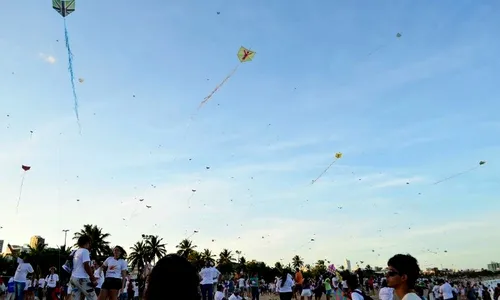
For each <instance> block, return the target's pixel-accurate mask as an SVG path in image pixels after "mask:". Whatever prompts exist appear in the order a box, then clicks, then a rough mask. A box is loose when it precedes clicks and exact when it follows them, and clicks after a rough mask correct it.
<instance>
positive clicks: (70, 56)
mask: <svg viewBox="0 0 500 300" xmlns="http://www.w3.org/2000/svg"><path fill="white" fill-rule="evenodd" d="M64 40H65V41H66V49H67V50H68V71H69V75H70V77H71V89H72V90H73V101H74V105H75V108H74V109H75V115H76V121H77V123H78V128H79V130H80V133H81V132H82V128H81V126H80V115H79V114H78V97H77V96H76V88H75V74H74V73H73V53H72V52H71V47H70V46H69V34H68V28H67V26H66V18H64Z"/></svg>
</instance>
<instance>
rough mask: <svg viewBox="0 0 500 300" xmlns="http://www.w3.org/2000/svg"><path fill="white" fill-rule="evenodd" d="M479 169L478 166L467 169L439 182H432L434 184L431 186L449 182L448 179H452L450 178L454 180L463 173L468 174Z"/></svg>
mask: <svg viewBox="0 0 500 300" xmlns="http://www.w3.org/2000/svg"><path fill="white" fill-rule="evenodd" d="M479 167H480V166H475V167H473V168H470V169H468V170H465V171H462V172H460V173H457V174H454V175H451V176H449V177H446V178H443V179H441V180H439V181H436V182H434V183H433V185H435V184H438V183H441V182H443V181H446V180H449V179H452V178H455V177H458V176H460V175H463V174H465V173H468V172H471V171H474V170H475V169H477V168H479Z"/></svg>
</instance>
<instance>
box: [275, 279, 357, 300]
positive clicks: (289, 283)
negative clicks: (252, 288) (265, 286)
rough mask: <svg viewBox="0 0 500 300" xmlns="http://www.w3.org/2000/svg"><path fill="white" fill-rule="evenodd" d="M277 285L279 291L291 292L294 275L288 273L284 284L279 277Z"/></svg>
mask: <svg viewBox="0 0 500 300" xmlns="http://www.w3.org/2000/svg"><path fill="white" fill-rule="evenodd" d="M276 286H277V289H278V292H279V293H290V292H292V286H293V278H292V275H290V274H287V275H286V281H285V284H283V286H281V278H280V279H278V282H277V283H276ZM353 300H354V299H353Z"/></svg>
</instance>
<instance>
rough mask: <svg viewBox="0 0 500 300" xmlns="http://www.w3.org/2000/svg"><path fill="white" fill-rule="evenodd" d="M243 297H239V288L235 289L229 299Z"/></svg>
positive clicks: (237, 299)
mask: <svg viewBox="0 0 500 300" xmlns="http://www.w3.org/2000/svg"><path fill="white" fill-rule="evenodd" d="M242 299H243V298H241V296H240V290H239V289H235V290H234V292H233V294H232V295H231V296H229V300H242Z"/></svg>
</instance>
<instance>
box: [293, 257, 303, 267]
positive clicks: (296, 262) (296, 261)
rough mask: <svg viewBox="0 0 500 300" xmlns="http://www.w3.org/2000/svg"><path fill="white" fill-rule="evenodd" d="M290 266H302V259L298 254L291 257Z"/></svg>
mask: <svg viewBox="0 0 500 300" xmlns="http://www.w3.org/2000/svg"><path fill="white" fill-rule="evenodd" d="M292 266H293V267H294V268H295V269H300V268H302V267H303V266H304V261H303V260H302V258H301V257H300V256H298V255H295V256H294V257H293V258H292Z"/></svg>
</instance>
